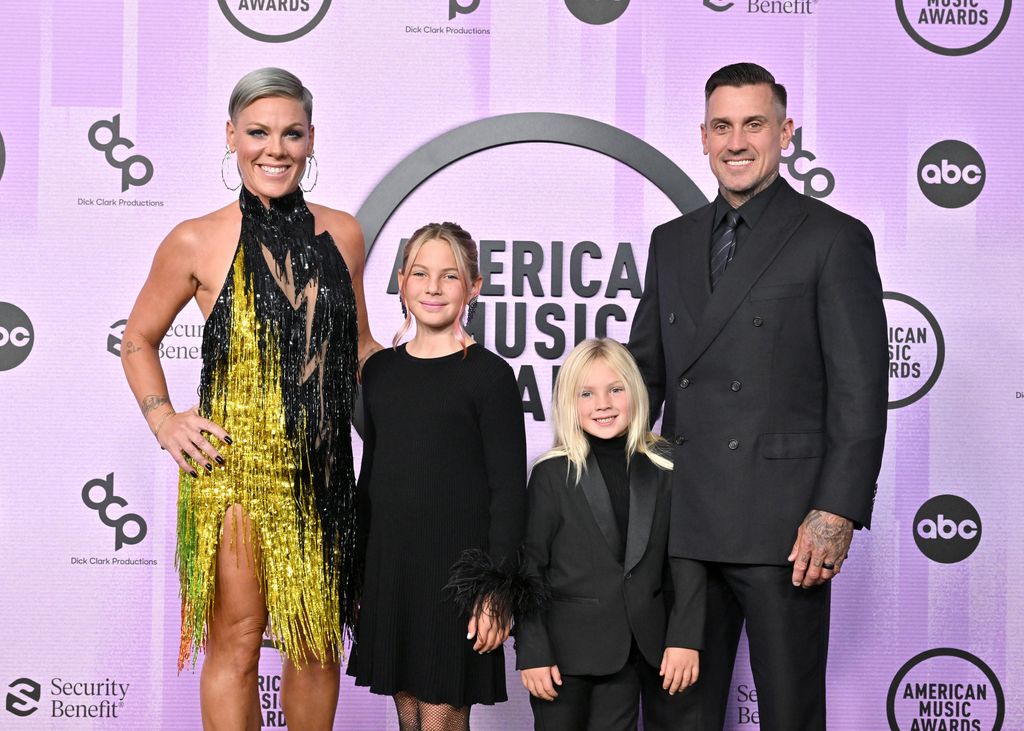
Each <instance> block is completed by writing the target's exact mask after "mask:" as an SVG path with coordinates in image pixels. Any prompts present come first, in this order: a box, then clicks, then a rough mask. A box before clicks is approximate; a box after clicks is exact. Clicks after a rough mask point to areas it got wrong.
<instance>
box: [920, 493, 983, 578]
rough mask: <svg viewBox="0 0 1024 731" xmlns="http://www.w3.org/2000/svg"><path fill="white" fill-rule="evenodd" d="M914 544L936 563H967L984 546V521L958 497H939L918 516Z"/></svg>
mask: <svg viewBox="0 0 1024 731" xmlns="http://www.w3.org/2000/svg"><path fill="white" fill-rule="evenodd" d="M914 542H915V543H917V547H918V548H919V549H921V553H923V554H924V555H925V556H927V557H928V558H930V559H931V560H932V561H937V562H939V563H957V562H958V561H963V560H964V559H965V558H967V557H968V556H970V555H971V554H972V553H974V549H975V548H977V547H978V543H980V542H981V517H980V516H979V515H978V511H977V510H975V509H974V506H973V505H971V504H970V503H969V502H967V501H966V500H964V499H963V498H962V497H960V496H958V495H936V496H935V497H933V498H932V499H930V500H928V501H927V502H926V503H925V504H924V505H922V506H921V508H920V509H919V510H918V511H917V515H915V516H914Z"/></svg>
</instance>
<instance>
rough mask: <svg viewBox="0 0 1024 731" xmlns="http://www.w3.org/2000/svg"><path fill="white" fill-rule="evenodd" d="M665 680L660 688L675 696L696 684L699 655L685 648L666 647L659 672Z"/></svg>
mask: <svg viewBox="0 0 1024 731" xmlns="http://www.w3.org/2000/svg"><path fill="white" fill-rule="evenodd" d="M659 674H660V675H662V676H663V677H664V678H665V680H664V681H663V682H662V684H661V687H662V688H664V689H665V690H667V691H668V694H669V695H675V694H676V693H677V692H679V691H681V690H683V689H684V688H686V687H688V686H691V685H693V684H694V683H696V682H697V676H698V675H699V674H700V653H699V652H697V651H696V650H690V649H688V648H685V647H666V648H665V654H664V655H663V656H662V658H661V671H660V672H659Z"/></svg>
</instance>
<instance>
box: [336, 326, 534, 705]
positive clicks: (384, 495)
mask: <svg viewBox="0 0 1024 731" xmlns="http://www.w3.org/2000/svg"><path fill="white" fill-rule="evenodd" d="M363 400H364V409H365V421H366V423H365V433H364V441H363V464H362V470H361V472H360V476H359V486H358V492H359V499H360V501H361V502H362V504H363V506H364V511H363V512H364V516H363V518H362V519H361V523H362V524H363V525H364V526H365V525H366V518H367V517H368V518H369V535H368V539H367V544H366V568H365V584H364V591H363V598H362V604H361V607H360V612H359V622H358V626H357V630H356V641H355V643H354V645H353V652H352V657H351V660H350V662H349V666H348V673H349V675H353V676H355V678H356V684H357V685H362V686H369V687H370V690H371V691H372V692H373V693H379V694H384V695H393V694H395V693H398V692H400V691H404V692H407V693H410V694H412V695H413V696H415V697H416V698H418V699H419V700H421V701H425V702H428V703H447V704H450V705H453V706H456V707H459V706H464V705H468V704H472V703H486V704H491V703H496V702H501V701H504V700H506V699H507V696H506V693H505V662H504V656H503V653H502V650H501V648H499V649H498V650H496V651H494V652H491V653H488V654H485V655H480V654H478V653H476V652H474V651H473V640H467V639H466V628H467V622H468V620H469V615H468V614H466V613H465V612H464V611H462V610H460V609H459V608H458V607H457V606H456V605H455V603H454V602H453V601H452V599H451V597H450V594H449V592H446V591H445V590H444V587H445V585H446V584H447V583H448V581H449V578H450V574H451V569H452V566H453V565H454V564H455V563H456V562H457V561H458V560H459V559H460V557H461V556H462V555H463V553H464V552H465V551H466V550H467V549H481V550H482V551H483V552H485V553H486V554H487V555H488V556H489V557H490V559H492V560H493V561H494V563H495V564H500V563H501V562H502V561H503V559H505V558H507V557H510V556H511V555H512V554H514V552H515V549H516V548H517V547H518V545H519V543H520V541H521V540H522V536H523V531H524V528H525V514H526V437H525V431H524V426H523V410H522V402H521V400H520V396H519V389H518V388H517V386H516V381H515V376H514V374H513V372H512V368H511V367H510V366H509V365H508V364H507V363H506V362H505V361H504V360H502V359H501V358H500V357H498V356H496V355H494V354H493V353H491V352H489V351H487V350H486V349H484V348H483V347H482V346H480V345H471V346H469V348H468V350H467V352H466V354H465V357H463V353H462V351H458V352H456V353H453V354H452V355H448V356H444V357H440V358H429V359H424V358H416V357H413V356H411V355H409V354H408V352H406V348H405V346H404V345H403V346H399V347H398V348H396V349H386V350H383V351H380V352H379V353H377V354H375V355H374V356H373V357H372V358H371V359H370V360H369V361H367V363H366V365H365V367H364V369H363ZM366 513H368V515H366Z"/></svg>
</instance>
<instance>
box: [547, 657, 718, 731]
mask: <svg viewBox="0 0 1024 731" xmlns="http://www.w3.org/2000/svg"><path fill="white" fill-rule="evenodd" d="M661 683H662V678H661V676H660V675H658V668H652V667H651V666H650V665H648V664H647V661H646V660H644V658H643V655H641V654H640V652H639V650H637V648H636V646H635V645H634V647H633V650H632V651H631V652H630V655H629V660H627V661H626V664H625V665H624V666H623V667H622V669H621V670H619V671H618V672H617V673H614V674H612V675H563V676H562V685H561V686H555V690H557V691H558V697H557V698H555V700H553V701H545V700H540V699H539V698H534V697H533V696H530V707H531V709H532V710H533V727H534V729H535V730H536V731H636V729H637V721H638V717H639V715H640V714H639V711H640V706H641V700H642V703H643V728H644V731H696V729H699V728H700V726H699V725H698V718H699V715H698V714H699V713H700V708H699V706H698V701H697V698H696V696H695V695H694V694H693V693H692V692H691V691H690V690H687V691H685V692H683V693H676V694H675V695H671V696H670V695H669V694H668V691H666V690H665V689H663V688H662V687H661Z"/></svg>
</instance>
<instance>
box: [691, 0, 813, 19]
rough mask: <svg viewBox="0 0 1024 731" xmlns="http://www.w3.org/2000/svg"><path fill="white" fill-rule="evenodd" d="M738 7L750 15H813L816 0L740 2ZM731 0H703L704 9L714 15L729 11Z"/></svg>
mask: <svg viewBox="0 0 1024 731" xmlns="http://www.w3.org/2000/svg"><path fill="white" fill-rule="evenodd" d="M738 4H739V6H740V7H741V8H742V9H744V10H746V12H748V13H750V14H751V15H813V14H814V12H815V11H816V10H817V9H818V0H740V2H739V3H738ZM734 5H737V3H735V2H732V1H731V0H704V7H705V8H707V9H708V10H713V11H714V12H716V13H724V12H725V11H726V10H731V9H732V7H733V6H734Z"/></svg>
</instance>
